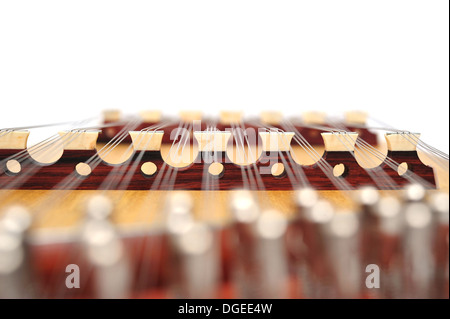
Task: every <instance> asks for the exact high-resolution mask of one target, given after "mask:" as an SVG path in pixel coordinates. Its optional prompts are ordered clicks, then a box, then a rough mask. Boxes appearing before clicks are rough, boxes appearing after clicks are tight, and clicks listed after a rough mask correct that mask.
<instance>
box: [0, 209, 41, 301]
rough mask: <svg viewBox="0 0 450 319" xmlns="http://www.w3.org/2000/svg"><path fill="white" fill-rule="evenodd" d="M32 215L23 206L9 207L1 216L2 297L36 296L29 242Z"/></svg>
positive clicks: (0, 293) (0, 283)
mask: <svg viewBox="0 0 450 319" xmlns="http://www.w3.org/2000/svg"><path fill="white" fill-rule="evenodd" d="M30 225H31V216H30V214H29V213H28V211H27V210H26V209H24V208H23V207H21V206H12V207H9V208H8V209H7V210H6V211H5V212H4V214H3V215H2V216H1V217H0V298H1V299H4V298H8V299H9V298H14V299H16V298H33V297H36V291H35V288H34V287H33V286H32V285H31V284H30V283H32V282H34V281H33V280H32V279H33V274H32V270H31V265H30V256H29V251H28V247H27V245H26V241H25V239H26V235H27V231H28V229H29V227H30Z"/></svg>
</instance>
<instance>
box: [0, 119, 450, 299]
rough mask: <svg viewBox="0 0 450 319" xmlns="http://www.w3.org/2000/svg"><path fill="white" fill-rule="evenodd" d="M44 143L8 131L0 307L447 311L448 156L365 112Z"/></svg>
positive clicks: (2, 180)
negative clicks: (405, 306) (179, 302)
mask: <svg viewBox="0 0 450 319" xmlns="http://www.w3.org/2000/svg"><path fill="white" fill-rule="evenodd" d="M39 129H41V127H39V128H33V127H30V128H26V127H21V128H6V129H3V130H1V131H0V297H3V298H22V297H25V298H339V297H343V298H444V297H447V298H448V231H449V228H448V214H449V205H448V203H449V201H448V155H446V154H444V153H443V152H441V151H439V150H437V149H435V148H434V147H432V146H431V145H429V144H426V143H425V142H423V141H422V140H421V139H420V134H417V133H411V132H406V131H402V130H393V129H387V128H386V129H384V128H372V127H370V126H369V124H368V117H367V115H366V114H364V113H363V112H349V113H347V114H346V115H345V116H344V119H332V118H328V117H327V116H326V115H325V114H322V113H317V112H308V113H304V114H303V116H302V117H300V118H299V119H289V118H284V117H283V116H282V114H280V113H278V112H264V113H262V114H261V115H260V116H259V117H244V116H243V114H242V112H222V113H221V114H220V116H218V117H206V116H203V115H202V114H201V113H199V112H181V113H180V115H179V116H178V117H171V116H165V117H164V116H162V114H161V113H160V112H155V111H147V112H142V113H141V114H140V115H138V116H132V117H125V116H122V115H121V114H120V113H119V112H117V111H107V112H105V113H104V117H103V119H102V121H100V122H99V123H96V124H85V123H83V124H80V123H79V122H78V123H71V124H70V125H66V126H65V127H62V128H61V129H59V130H58V131H56V132H53V133H54V134H53V135H51V136H50V137H46V138H45V139H43V140H42V141H40V142H38V143H36V144H34V145H31V144H30V143H28V142H27V141H28V139H29V138H30V137H32V136H33V134H35V131H36V130H39ZM377 276H378V277H377ZM380 278H382V280H381V281H380V280H379V279H380Z"/></svg>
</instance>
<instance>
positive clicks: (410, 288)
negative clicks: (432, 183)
mask: <svg viewBox="0 0 450 319" xmlns="http://www.w3.org/2000/svg"><path fill="white" fill-rule="evenodd" d="M405 194H406V196H407V200H409V202H407V203H406V204H405V207H404V220H405V232H404V236H403V249H404V251H403V255H404V263H405V266H406V267H404V282H403V283H404V287H403V291H404V293H405V295H404V297H405V298H431V297H432V296H433V295H434V277H435V259H434V254H433V249H432V248H433V238H434V220H433V214H432V211H431V209H430V207H429V205H427V204H426V203H425V202H423V201H421V199H423V197H424V196H423V194H424V192H422V190H421V189H420V188H419V187H415V186H414V185H411V186H408V187H407V188H406V191H405Z"/></svg>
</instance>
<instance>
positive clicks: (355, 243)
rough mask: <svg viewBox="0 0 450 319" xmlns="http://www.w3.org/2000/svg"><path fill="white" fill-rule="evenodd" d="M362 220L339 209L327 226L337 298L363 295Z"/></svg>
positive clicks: (329, 257)
mask: <svg viewBox="0 0 450 319" xmlns="http://www.w3.org/2000/svg"><path fill="white" fill-rule="evenodd" d="M359 234H360V221H359V216H358V215H357V214H356V213H355V212H352V211H339V212H337V213H336V214H334V215H333V217H332V219H331V220H330V221H329V222H328V223H327V224H326V225H325V241H326V252H327V256H328V260H329V262H330V268H331V273H332V278H333V285H334V288H335V292H336V294H337V295H336V297H337V298H360V297H361V286H362V268H361V266H362V265H361V256H360V253H359V252H360V236H359Z"/></svg>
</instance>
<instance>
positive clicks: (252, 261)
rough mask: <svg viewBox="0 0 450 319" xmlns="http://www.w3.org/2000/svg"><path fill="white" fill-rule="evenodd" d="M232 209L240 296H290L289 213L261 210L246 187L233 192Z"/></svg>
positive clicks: (236, 274)
mask: <svg viewBox="0 0 450 319" xmlns="http://www.w3.org/2000/svg"><path fill="white" fill-rule="evenodd" d="M231 210H232V212H233V215H234V218H235V226H234V227H235V228H234V229H235V233H236V240H237V242H236V243H235V244H236V250H237V251H236V255H237V264H236V268H235V279H236V280H235V282H236V285H237V290H238V295H239V297H241V298H287V297H288V283H289V282H288V279H289V276H288V261H287V249H286V245H285V240H286V233H287V226H288V222H287V219H286V217H285V216H284V215H282V214H281V213H279V212H278V211H275V210H267V211H263V212H260V210H259V207H258V205H257V203H256V201H255V199H254V197H253V195H252V194H251V193H250V192H249V191H244V190H242V191H236V192H235V193H234V194H233V198H232V200H231Z"/></svg>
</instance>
